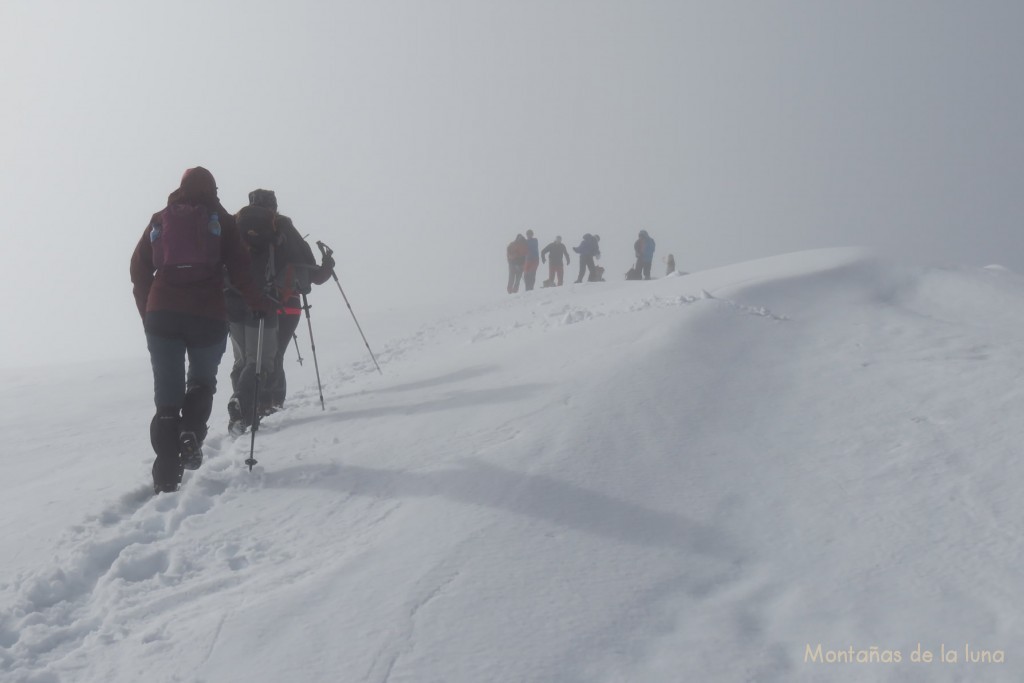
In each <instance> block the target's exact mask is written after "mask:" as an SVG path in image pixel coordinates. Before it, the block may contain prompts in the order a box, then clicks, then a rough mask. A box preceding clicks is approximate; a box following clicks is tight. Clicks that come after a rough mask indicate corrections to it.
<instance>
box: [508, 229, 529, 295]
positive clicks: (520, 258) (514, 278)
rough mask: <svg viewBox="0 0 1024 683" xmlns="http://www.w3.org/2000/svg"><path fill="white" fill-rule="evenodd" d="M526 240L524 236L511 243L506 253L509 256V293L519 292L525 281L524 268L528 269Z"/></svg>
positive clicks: (519, 236)
mask: <svg viewBox="0 0 1024 683" xmlns="http://www.w3.org/2000/svg"><path fill="white" fill-rule="evenodd" d="M527 251H528V249H527V247H526V238H525V237H523V236H522V234H519V235H516V238H515V239H514V240H512V241H511V242H509V244H508V248H507V249H506V250H505V252H506V253H507V255H508V293H509V294H513V293H515V292H518V291H519V283H520V282H522V280H523V268H525V267H526V255H527Z"/></svg>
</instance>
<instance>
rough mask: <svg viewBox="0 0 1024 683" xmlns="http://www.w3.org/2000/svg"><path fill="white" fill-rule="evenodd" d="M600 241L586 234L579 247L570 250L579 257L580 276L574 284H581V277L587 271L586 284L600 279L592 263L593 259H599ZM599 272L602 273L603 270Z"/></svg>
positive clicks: (594, 236) (596, 237) (595, 266)
mask: <svg viewBox="0 0 1024 683" xmlns="http://www.w3.org/2000/svg"><path fill="white" fill-rule="evenodd" d="M600 241H601V238H600V237H598V236H596V235H591V234H590V233H587V234H586V235H584V236H583V241H582V242H580V246H578V247H573V248H572V250H573V251H575V252H576V253H577V254H579V255H580V274H579V277H577V278H576V284H579V283H580V282H583V276H584V274H586V273H587V271H590V275H589V277H588V278H587V280H588V282H596V281H598V280H600V279H601V276H600V272H599V271H598V269H597V265H596V264H595V263H594V259H598V258H601V247H600V244H599V243H600ZM601 270H602V271H603V270H604V269H601Z"/></svg>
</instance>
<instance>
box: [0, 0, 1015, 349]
mask: <svg viewBox="0 0 1024 683" xmlns="http://www.w3.org/2000/svg"><path fill="white" fill-rule="evenodd" d="M0 60H2V63H3V65H4V66H3V69H2V71H0V91H2V94H3V99H2V106H0V153H2V159H3V162H2V166H0V187H2V188H3V189H2V193H3V196H2V198H3V203H2V207H3V208H2V210H3V225H4V234H5V235H6V237H7V245H8V249H7V258H6V259H5V262H6V263H5V267H4V268H3V269H2V271H0V272H2V276H0V277H2V285H3V291H5V292H6V293H7V295H8V314H7V315H6V316H5V318H6V319H7V322H6V323H5V324H4V335H3V347H2V348H0V351H2V356H0V364H3V365H20V364H27V363H37V362H50V361H60V360H77V359H80V358H94V357H102V356H111V357H116V356H118V355H127V354H131V355H144V354H145V343H144V339H143V337H142V333H141V323H140V321H139V319H138V315H137V313H136V309H135V305H134V302H133V300H132V296H131V284H130V281H129V277H128V262H129V258H130V255H131V252H132V250H133V248H134V246H135V243H136V241H137V240H138V239H139V237H140V236H141V234H142V232H143V229H144V227H145V226H146V223H147V221H148V219H149V216H150V215H151V214H152V213H153V212H154V211H156V210H159V209H160V208H162V207H163V205H164V204H165V202H166V197H167V194H168V193H169V192H170V191H171V190H173V189H174V188H175V187H177V185H178V181H179V179H180V177H181V173H182V172H183V171H184V170H185V169H186V168H188V167H190V166H195V165H203V166H206V167H207V168H209V169H210V170H211V171H212V172H213V174H214V176H215V177H216V178H217V181H218V185H219V187H220V196H221V200H222V202H223V203H224V205H225V206H226V207H227V208H228V209H229V210H232V211H234V210H237V209H238V208H240V207H241V206H242V205H244V203H245V202H246V195H247V193H248V192H249V190H252V189H254V188H257V187H264V188H270V189H273V190H275V191H276V192H277V193H278V198H279V203H280V210H281V212H282V213H285V214H287V215H290V216H291V217H292V218H293V219H294V221H295V223H296V225H297V226H298V227H299V229H300V230H301V231H302V232H304V233H309V234H310V237H311V240H315V239H322V240H324V241H326V242H327V243H329V244H330V245H331V246H333V247H334V248H335V250H336V251H337V254H338V257H339V258H338V261H339V273H340V275H341V277H342V282H343V284H344V285H345V287H346V293H347V294H348V295H349V298H350V299H351V300H352V303H353V306H354V307H356V308H357V309H361V310H365V311H367V312H368V313H369V312H372V311H374V310H379V309H382V308H396V307H402V306H412V305H417V304H419V303H420V302H423V301H426V300H428V299H429V298H431V297H434V298H436V297H452V296H456V295H460V294H461V293H465V292H474V293H477V294H479V293H482V292H487V291H492V290H493V292H494V296H495V298H496V299H498V298H501V297H506V296H508V295H507V294H505V291H504V290H505V279H506V264H505V255H504V251H505V246H506V244H507V243H508V242H509V241H510V240H511V239H512V238H513V237H514V236H515V234H516V233H517V232H525V231H526V230H527V229H528V228H532V229H533V230H534V231H536V232H537V234H538V237H539V238H540V240H541V244H542V245H543V244H546V243H547V242H548V241H549V240H550V239H552V238H553V237H554V236H555V235H556V234H560V235H562V236H563V237H564V239H565V241H567V242H570V243H572V244H577V243H578V241H579V239H580V237H581V236H582V234H583V233H584V232H594V233H598V234H600V235H601V238H602V240H601V245H602V251H603V253H604V259H603V263H604V264H605V265H606V266H608V267H609V271H611V275H612V276H613V277H617V278H618V277H621V274H620V272H619V271H620V270H621V271H624V270H625V269H626V268H627V267H628V265H629V261H630V259H631V257H632V243H633V240H634V239H635V237H636V233H637V231H638V230H639V229H641V228H645V229H647V230H648V231H649V232H650V234H651V235H652V236H653V237H654V238H655V240H656V241H657V244H658V252H657V254H656V255H655V258H656V263H655V269H654V270H655V272H663V265H662V263H661V259H662V257H664V256H665V255H666V254H668V253H670V252H671V253H673V254H674V255H675V257H676V261H677V263H678V266H679V268H680V269H682V270H698V269H704V268H708V267H713V266H717V265H723V264H728V263H733V262H737V261H743V260H747V259H751V258H758V257H762V256H770V255H774V254H778V253H782V252H788V251H795V250H801V249H808V248H815V247H830V246H849V245H862V246H868V247H873V248H875V249H878V250H880V251H882V252H885V253H890V254H893V255H895V256H897V257H899V258H903V259H906V260H911V261H915V262H926V263H932V262H934V263H940V264H952V265H986V264H990V263H1001V264H1004V265H1007V266H1009V267H1012V268H1015V269H1021V270H1024V235H1022V232H1024V220H1022V218H1024V188H1022V183H1021V178H1022V171H1024V136H1022V134H1021V122H1022V121H1024V78H1022V77H1021V66H1022V65H1024V3H1021V2H1017V1H1007V2H994V1H976V2H963V1H955V2H947V1H942V0H928V1H926V2H925V1H920V2H901V1H899V0H883V1H877V2H875V1H870V0H856V1H853V0H851V1H849V2H843V1H840V0H836V1H834V2H820V1H818V0H806V1H793V2H771V1H766V0H757V1H750V2H728V1H725V2H721V1H712V0H708V1H707V2H686V1H681V0H680V1H675V2H643V1H637V0H629V1H626V0H621V1H619V2H606V1H601V0H598V1H592V0H586V1H584V0H577V1H572V2H566V1H561V0H544V1H531V0H525V1H524V0H517V1H515V2H504V1H490V2H481V1H478V0H466V1H460V2H451V1H448V0H443V1H431V0H410V1H374V2H345V1H342V0H337V1H336V0H331V1H327V0H325V1H323V2H312V1H308V0H307V1H303V0H291V1H289V2H283V1H282V2H266V1H259V0H238V1H228V0H223V1H221V0H181V1H179V2H173V3H170V2H152V1H149V0H94V1H92V2H88V3H85V2H77V1H74V0H68V1H65V2H58V1H55V0H3V2H0ZM575 266H576V263H575V260H574V262H573V266H572V267H571V269H570V270H571V271H572V273H573V274H574V273H575ZM320 296H324V295H320ZM335 296H336V294H335Z"/></svg>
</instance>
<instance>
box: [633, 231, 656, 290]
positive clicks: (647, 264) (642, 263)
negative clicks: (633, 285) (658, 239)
mask: <svg viewBox="0 0 1024 683" xmlns="http://www.w3.org/2000/svg"><path fill="white" fill-rule="evenodd" d="M633 251H634V252H636V273H637V275H642V276H643V278H644V279H645V280H650V279H651V263H652V262H653V261H654V240H653V239H651V236H650V235H648V234H647V231H646V230H641V231H640V234H639V236H638V237H637V240H636V242H634V243H633ZM637 279H639V278H637Z"/></svg>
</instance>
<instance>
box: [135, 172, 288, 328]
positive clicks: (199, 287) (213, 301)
mask: <svg viewBox="0 0 1024 683" xmlns="http://www.w3.org/2000/svg"><path fill="white" fill-rule="evenodd" d="M179 203H180V204H192V205H202V206H205V207H206V208H207V209H208V210H210V211H211V212H214V211H215V212H217V215H218V218H219V220H220V227H221V233H220V255H221V263H222V264H223V266H224V267H225V268H227V271H228V274H229V275H230V277H231V282H232V283H233V284H234V285H235V286H236V287H237V288H238V289H239V290H240V291H241V292H242V294H243V296H244V297H245V300H246V303H248V305H249V307H250V308H252V309H253V310H261V311H265V310H268V309H269V307H270V304H269V302H268V301H267V300H266V299H265V298H264V297H263V295H262V294H261V293H260V292H259V291H258V290H257V289H256V287H255V285H254V284H253V281H252V276H251V275H250V274H249V252H248V250H246V248H245V245H244V244H242V239H241V237H240V235H239V234H238V228H237V226H236V225H235V219H234V217H233V216H232V215H231V214H230V213H229V212H228V211H227V210H225V209H224V207H223V206H221V203H220V200H219V199H218V198H217V183H216V181H215V180H214V179H213V174H211V173H210V172H209V171H207V170H206V169H205V168H203V167H202V166H197V167H195V168H190V169H188V170H187V171H185V175H183V176H182V178H181V187H179V188H178V189H177V190H175V191H174V192H172V193H171V194H170V196H169V197H168V198H167V204H168V206H170V205H171V204H179ZM157 214H159V212H157V213H156V214H153V218H152V219H151V220H150V225H151V224H152V223H153V221H155V220H156V219H157ZM149 230H150V226H149V225H147V226H146V229H145V230H143V232H142V237H141V238H140V239H139V243H138V245H136V247H135V252H134V253H133V254H132V261H131V277H132V284H133V285H134V288H133V293H134V294H135V305H136V306H137V307H138V309H139V315H140V316H142V318H143V319H145V317H146V313H147V312H149V311H174V312H177V313H187V314H190V315H196V316H200V317H204V318H215V319H219V320H226V319H227V311H226V309H225V306H224V277H223V274H221V273H217V274H215V275H212V276H211V277H209V278H207V279H205V280H201V281H199V282H193V283H189V284H187V285H182V284H170V283H167V282H164V281H163V279H162V278H161V277H160V275H159V273H158V272H157V270H156V268H155V267H154V266H153V246H152V243H151V242H150V239H149Z"/></svg>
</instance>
